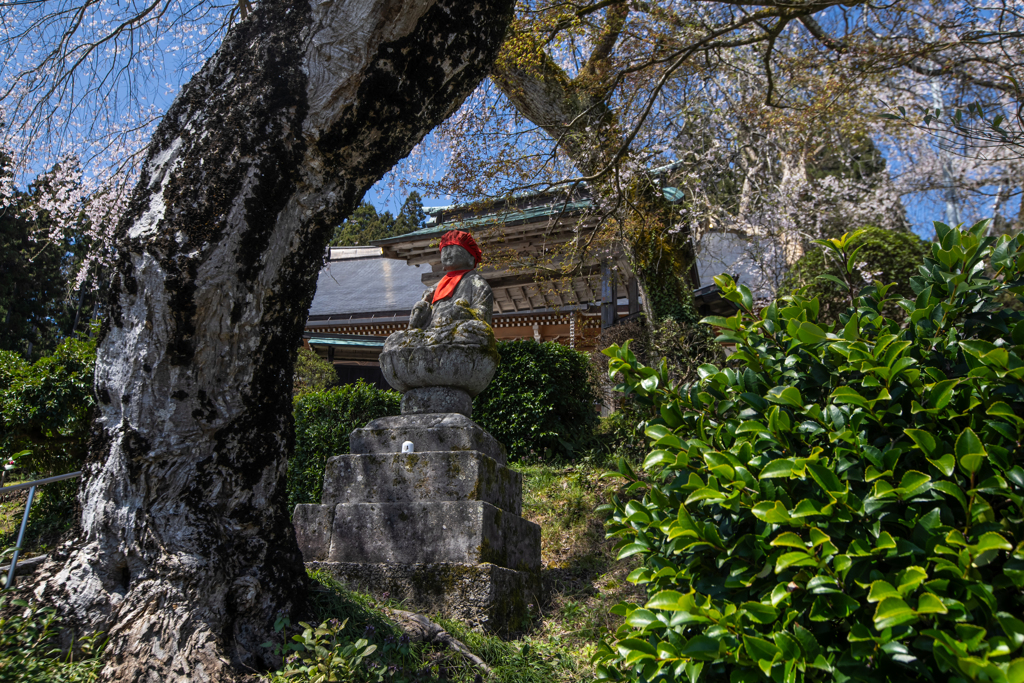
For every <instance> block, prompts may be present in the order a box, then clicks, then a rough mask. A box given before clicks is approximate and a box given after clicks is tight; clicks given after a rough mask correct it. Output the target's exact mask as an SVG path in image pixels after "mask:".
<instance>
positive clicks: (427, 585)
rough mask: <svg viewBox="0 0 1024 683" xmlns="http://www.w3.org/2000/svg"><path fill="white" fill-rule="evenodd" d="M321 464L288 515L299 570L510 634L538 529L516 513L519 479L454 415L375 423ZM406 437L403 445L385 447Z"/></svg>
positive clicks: (519, 619)
mask: <svg viewBox="0 0 1024 683" xmlns="http://www.w3.org/2000/svg"><path fill="white" fill-rule="evenodd" d="M349 441H350V443H351V445H352V448H353V450H357V454H354V455H342V456H336V457H334V458H331V459H330V460H329V461H328V463H327V470H326V474H325V481H324V496H323V504H321V505H299V506H297V507H296V508H295V515H294V522H295V531H296V536H297V538H298V542H299V548H300V549H301V550H302V554H303V557H304V559H305V560H306V564H307V566H308V567H310V568H316V569H323V570H326V571H329V572H330V573H331V574H332V575H333V576H335V578H337V579H338V580H340V581H343V582H345V583H347V584H349V585H351V586H353V587H355V588H358V589H360V590H363V591H366V592H369V593H371V594H373V595H376V596H378V597H383V595H384V594H385V593H387V594H388V597H389V598H391V599H392V600H397V601H399V602H401V603H402V604H404V605H405V606H406V607H407V608H409V609H413V610H416V611H422V612H427V613H440V614H442V615H444V616H447V617H450V618H455V619H459V620H461V621H465V622H467V623H469V624H471V625H472V626H474V627H476V628H481V629H485V630H488V631H515V630H516V629H518V628H519V627H520V626H521V625H524V624H525V623H526V621H527V620H528V619H529V606H530V605H531V604H533V605H536V604H538V603H539V600H540V597H541V595H540V585H541V584H540V527H539V526H537V525H536V524H533V523H532V522H528V521H526V520H524V519H523V518H522V517H520V516H519V513H520V510H521V507H522V477H521V476H520V475H519V474H518V473H516V472H513V471H511V470H509V469H507V468H506V467H505V452H504V448H503V447H502V446H501V444H499V443H498V442H497V441H496V440H495V439H494V438H493V437H492V436H491V435H490V434H488V433H487V432H485V431H484V430H483V429H481V428H480V426H479V425H477V424H476V423H474V422H473V421H472V420H470V419H469V418H468V417H466V416H465V415H462V414H459V413H428V414H415V415H402V416H396V417H388V418H382V419H380V420H375V421H374V422H371V423H370V424H369V425H367V426H366V427H365V428H363V429H357V430H356V431H354V432H353V433H352V435H351V437H350V439H349ZM404 441H412V442H413V444H414V445H415V450H416V452H414V453H399V452H396V451H398V450H399V449H400V448H401V444H402V443H403V442H404Z"/></svg>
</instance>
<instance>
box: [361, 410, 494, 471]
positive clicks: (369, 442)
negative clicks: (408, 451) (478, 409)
mask: <svg viewBox="0 0 1024 683" xmlns="http://www.w3.org/2000/svg"><path fill="white" fill-rule="evenodd" d="M406 441H412V442H413V445H414V447H415V449H416V451H418V452H424V451H478V452H480V453H483V454H484V455H486V456H488V457H490V458H493V459H494V461H495V462H497V463H498V464H499V465H504V464H505V462H506V460H507V458H506V456H505V447H504V446H502V445H501V444H500V443H498V440H497V439H495V438H494V437H493V436H491V435H490V434H488V433H487V432H486V431H484V429H483V427H481V426H480V425H478V424H477V423H475V422H473V421H472V420H470V419H469V418H468V417H466V416H465V415H461V414H459V413H424V414H420V415H392V416H390V417H382V418H379V419H376V420H374V421H373V422H371V423H370V424H368V425H366V426H365V427H363V428H361V429H356V430H354V431H353V432H352V433H351V434H350V435H349V447H350V448H351V449H352V452H353V453H399V452H401V450H402V444H403V443H404V442H406Z"/></svg>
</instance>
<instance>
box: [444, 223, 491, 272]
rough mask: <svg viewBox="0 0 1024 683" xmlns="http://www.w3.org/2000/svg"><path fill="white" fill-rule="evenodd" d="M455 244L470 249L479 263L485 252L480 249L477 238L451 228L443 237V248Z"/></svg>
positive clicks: (477, 263) (476, 262)
mask: <svg viewBox="0 0 1024 683" xmlns="http://www.w3.org/2000/svg"><path fill="white" fill-rule="evenodd" d="M453 244H454V245H456V246H459V247H462V248H463V249H465V250H466V251H468V252H469V253H470V254H471V255H472V256H473V260H474V261H475V264H476V265H479V263H480V259H481V258H483V255H484V254H483V252H482V251H480V247H478V246H477V245H476V240H474V239H473V236H472V235H470V234H469V233H468V232H463V231H461V230H451V231H449V232H446V233H445V234H444V237H442V238H441V248H442V249H444V248H445V247H450V246H452V245H453Z"/></svg>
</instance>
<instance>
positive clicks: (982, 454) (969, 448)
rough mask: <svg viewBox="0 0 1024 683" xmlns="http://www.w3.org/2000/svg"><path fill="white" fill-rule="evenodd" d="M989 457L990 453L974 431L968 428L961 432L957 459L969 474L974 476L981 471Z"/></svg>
mask: <svg viewBox="0 0 1024 683" xmlns="http://www.w3.org/2000/svg"><path fill="white" fill-rule="evenodd" d="M987 457H988V452H987V451H986V450H985V447H984V446H983V445H982V443H981V439H979V438H978V435H977V434H975V433H974V430H972V429H971V428H970V427H967V428H965V429H964V430H963V431H962V432H960V436H958V437H957V439H956V458H957V460H958V461H959V462H960V466H961V467H962V468H964V471H965V472H967V474H974V473H975V472H977V471H978V470H979V469H981V465H982V463H983V462H984V461H985V458H987Z"/></svg>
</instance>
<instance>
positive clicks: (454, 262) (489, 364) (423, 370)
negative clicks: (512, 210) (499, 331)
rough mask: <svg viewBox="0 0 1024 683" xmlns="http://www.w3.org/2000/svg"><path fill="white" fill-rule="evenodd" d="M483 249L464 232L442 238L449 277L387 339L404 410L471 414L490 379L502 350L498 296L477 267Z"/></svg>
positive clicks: (387, 362) (387, 370)
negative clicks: (494, 321) (495, 326)
mask: <svg viewBox="0 0 1024 683" xmlns="http://www.w3.org/2000/svg"><path fill="white" fill-rule="evenodd" d="M481 257H482V253H481V251H480V247H478V246H477V244H476V241H475V240H474V239H473V237H472V236H471V235H470V234H469V233H467V232H462V231H459V230H453V231H451V232H448V233H445V235H444V237H442V238H441V266H442V267H443V268H444V270H445V275H444V277H443V278H442V279H441V281H440V282H439V283H438V284H437V287H435V288H434V289H432V290H428V291H427V292H425V293H424V295H423V299H422V300H421V301H417V302H416V305H415V306H413V309H412V311H411V312H410V314H409V329H408V330H405V331H402V332H395V333H394V334H392V335H391V336H390V337H388V339H387V341H386V342H385V343H384V352H383V353H381V356H380V366H381V370H382V371H383V373H384V377H385V378H386V379H387V381H388V383H389V384H391V386H393V387H394V388H395V389H397V390H399V391H401V392H403V394H404V396H403V397H402V413H403V414H411V413H442V412H457V413H462V414H463V415H467V416H468V415H469V414H470V410H471V405H472V398H473V397H474V396H476V395H477V394H479V393H480V392H481V391H483V390H484V388H485V387H486V386H487V385H488V384H489V383H490V381H491V378H492V377H493V376H494V371H495V370H496V369H497V364H498V352H497V345H496V343H495V340H494V332H493V330H492V329H491V317H492V315H493V311H494V294H493V292H491V286H490V285H488V284H487V281H486V280H484V279H483V277H481V276H480V274H479V273H477V272H476V271H475V268H476V266H477V265H478V264H479V263H480V259H481Z"/></svg>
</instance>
